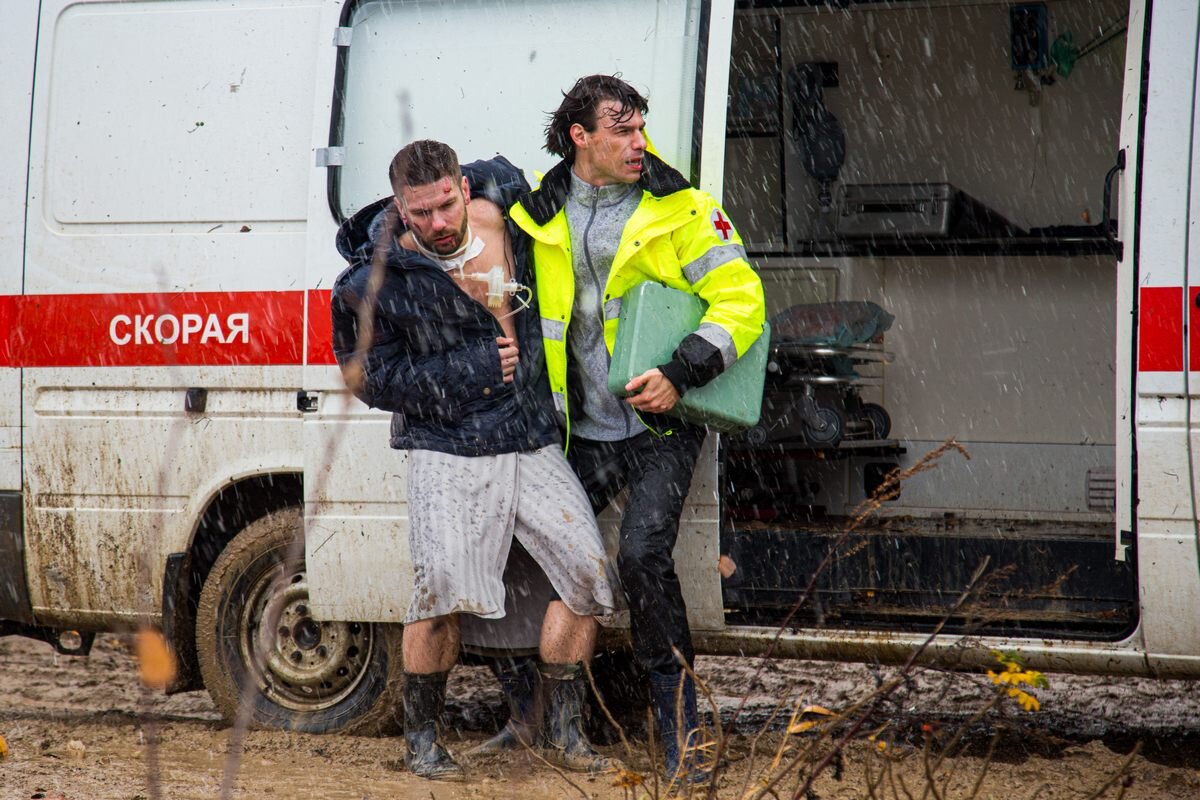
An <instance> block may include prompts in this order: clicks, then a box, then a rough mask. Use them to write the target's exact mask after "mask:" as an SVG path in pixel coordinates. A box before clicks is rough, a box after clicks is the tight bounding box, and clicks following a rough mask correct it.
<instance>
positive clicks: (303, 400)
mask: <svg viewBox="0 0 1200 800" xmlns="http://www.w3.org/2000/svg"><path fill="white" fill-rule="evenodd" d="M320 398H321V395H320V394H319V393H317V392H306V391H304V390H303V389H301V390H300V391H298V392H296V410H297V411H299V412H300V413H301V414H311V413H313V412H314V411H316V410H317V406H318V405H319V401H320Z"/></svg>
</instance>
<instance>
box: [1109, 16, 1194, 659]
mask: <svg viewBox="0 0 1200 800" xmlns="http://www.w3.org/2000/svg"><path fill="white" fill-rule="evenodd" d="M1140 5H1141V4H1137V3H1135V9H1136V10H1137V11H1138V12H1140V11H1141V8H1140ZM1148 16H1149V23H1148V24H1146V22H1145V19H1144V18H1140V14H1139V18H1138V19H1137V20H1136V22H1137V24H1136V26H1135V17H1134V15H1132V14H1131V17H1130V53H1134V52H1135V51H1134V49H1133V48H1134V41H1133V39H1134V33H1135V30H1136V31H1137V32H1138V33H1139V34H1142V35H1144V36H1145V37H1146V39H1147V41H1146V45H1147V46H1146V49H1145V51H1144V52H1145V53H1146V56H1145V58H1144V59H1142V60H1141V64H1140V65H1139V63H1138V59H1136V58H1131V59H1130V61H1129V63H1130V64H1131V65H1133V66H1134V67H1136V66H1142V67H1143V68H1148V69H1149V74H1148V75H1145V76H1143V77H1142V80H1140V81H1136V80H1131V81H1128V83H1127V85H1128V86H1130V87H1131V89H1130V91H1136V90H1137V89H1138V87H1139V85H1140V86H1145V87H1146V88H1145V89H1143V90H1142V91H1144V92H1145V94H1144V96H1143V97H1142V100H1141V104H1140V105H1130V102H1131V100H1130V97H1129V95H1128V94H1127V102H1126V109H1127V111H1126V113H1125V114H1123V124H1124V125H1125V127H1126V130H1123V131H1122V143H1123V146H1124V147H1125V148H1126V170H1125V180H1124V184H1123V186H1122V197H1121V218H1120V219H1121V234H1120V235H1121V239H1122V240H1123V242H1124V247H1125V260H1124V261H1122V268H1123V270H1124V269H1128V270H1129V271H1126V272H1124V273H1123V275H1122V282H1121V285H1122V292H1123V293H1124V292H1125V291H1136V297H1134V298H1130V299H1132V300H1133V301H1134V302H1136V309H1137V311H1136V316H1135V317H1133V318H1136V320H1137V332H1136V336H1137V338H1136V342H1137V352H1136V354H1135V358H1136V370H1137V371H1136V374H1134V378H1135V381H1136V383H1135V386H1136V389H1135V390H1134V391H1133V392H1132V396H1133V401H1134V406H1133V411H1134V416H1133V419H1135V420H1136V438H1135V439H1134V446H1133V453H1134V458H1135V459H1136V476H1135V479H1134V480H1133V481H1132V482H1130V484H1129V487H1128V489H1127V488H1126V486H1125V485H1124V484H1121V483H1119V492H1120V493H1119V495H1118V509H1122V510H1123V511H1124V513H1126V514H1127V516H1126V517H1125V518H1123V519H1121V520H1120V525H1119V526H1118V535H1120V532H1121V531H1134V532H1136V534H1135V535H1136V543H1137V551H1136V554H1137V566H1138V575H1139V580H1138V583H1139V586H1140V605H1141V615H1142V618H1141V623H1142V624H1141V628H1142V635H1143V637H1144V641H1145V647H1146V650H1147V652H1148V653H1150V654H1151V656H1150V658H1151V661H1152V668H1154V669H1156V670H1159V671H1160V672H1161V673H1162V674H1164V675H1165V674H1170V673H1171V672H1172V664H1177V663H1178V662H1179V661H1180V660H1187V661H1194V658H1195V654H1196V653H1200V620H1198V619H1197V617H1196V614H1195V613H1194V610H1195V608H1196V606H1197V604H1198V603H1200V559H1198V543H1197V525H1196V521H1197V486H1196V479H1197V475H1196V466H1197V463H1196V458H1197V448H1198V447H1200V441H1198V437H1197V427H1198V426H1200V405H1198V404H1197V402H1196V401H1197V396H1198V395H1200V338H1197V334H1196V332H1195V330H1196V326H1197V324H1200V309H1198V308H1197V305H1196V304H1197V300H1198V299H1200V238H1198V237H1197V236H1195V235H1194V233H1195V230H1196V226H1197V224H1198V223H1200V172H1198V171H1197V170H1196V166H1197V165H1198V164H1200V149H1198V148H1200V144H1198V142H1197V138H1196V130H1197V125H1198V124H1200V116H1198V115H1197V88H1198V84H1197V77H1196V76H1197V68H1198V66H1200V65H1198V63H1197V59H1196V50H1197V37H1198V35H1200V27H1198V22H1200V20H1198V17H1200V11H1198V10H1197V8H1196V7H1195V6H1194V5H1191V4H1184V3H1154V4H1152V5H1151V7H1150V9H1149V12H1148ZM1143 31H1144V33H1143ZM1135 108H1136V109H1141V108H1144V109H1145V115H1144V117H1142V115H1141V114H1140V113H1139V114H1134V113H1133V112H1132V109H1135ZM1139 123H1140V124H1141V125H1142V130H1141V139H1140V142H1139V141H1138V140H1137V138H1136V137H1135V136H1134V134H1135V133H1136V132H1137V131H1136V130H1135V129H1136V126H1137V125H1138V124H1139ZM1189 164H1190V166H1189ZM1131 258H1132V263H1131V262H1130V259H1131ZM1121 301H1122V302H1123V303H1124V302H1127V298H1125V297H1124V296H1122V298H1121ZM1123 310H1127V308H1126V309H1123ZM1121 316H1122V319H1124V318H1126V316H1128V315H1126V314H1122V315H1121ZM1125 341H1128V339H1126V340H1125ZM1118 374H1131V373H1125V372H1118ZM1122 388H1124V387H1122ZM1120 401H1121V402H1122V404H1123V405H1125V406H1126V407H1127V403H1125V398H1124V397H1121V398H1120ZM1121 418H1122V419H1125V418H1128V417H1121ZM1118 463H1121V462H1118ZM1132 492H1136V494H1133V496H1132V497H1131V493H1132ZM1135 504H1136V505H1135ZM1132 508H1136V518H1134V517H1133V512H1132V511H1131V509H1132ZM1127 543H1128V542H1127V541H1120V542H1118V557H1120V556H1121V555H1122V554H1123V552H1122V551H1125V550H1126V548H1125V547H1124V545H1125V544H1127ZM1126 552H1127V551H1126Z"/></svg>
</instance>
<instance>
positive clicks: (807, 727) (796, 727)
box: [787, 706, 837, 733]
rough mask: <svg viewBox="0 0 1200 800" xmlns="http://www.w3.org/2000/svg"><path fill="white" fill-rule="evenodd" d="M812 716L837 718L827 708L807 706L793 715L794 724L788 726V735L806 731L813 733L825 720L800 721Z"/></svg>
mask: <svg viewBox="0 0 1200 800" xmlns="http://www.w3.org/2000/svg"><path fill="white" fill-rule="evenodd" d="M811 715H816V716H820V717H836V716H837V714H835V713H834V712H832V711H830V710H829V709H828V708H825V707H824V706H805V707H804V708H802V709H800V710H799V711H797V712H796V713H795V714H793V715H792V722H791V724H790V725H788V731H787V732H788V733H804V732H805V731H811V730H812V729H813V728H815V727H817V726H818V725H820V724H821V722H822V721H823V720H818V719H808V720H803V721H798V720H799V718H800V717H804V716H811Z"/></svg>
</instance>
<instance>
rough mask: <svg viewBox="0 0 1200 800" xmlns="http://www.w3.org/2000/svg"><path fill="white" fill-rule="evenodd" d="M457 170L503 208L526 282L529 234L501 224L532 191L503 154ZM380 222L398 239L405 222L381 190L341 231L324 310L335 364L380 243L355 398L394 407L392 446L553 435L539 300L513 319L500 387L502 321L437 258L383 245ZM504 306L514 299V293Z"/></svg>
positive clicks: (488, 446)
mask: <svg viewBox="0 0 1200 800" xmlns="http://www.w3.org/2000/svg"><path fill="white" fill-rule="evenodd" d="M462 171H463V175H464V176H466V178H467V183H468V185H469V186H470V188H471V196H472V197H483V198H485V199H488V200H491V201H492V202H493V203H495V204H496V205H497V206H499V207H500V209H501V211H502V212H504V213H505V216H506V221H505V226H506V228H507V230H508V235H509V237H510V241H511V242H512V246H513V255H514V257H515V261H516V276H515V277H516V279H517V280H518V281H519V282H521V283H523V284H525V285H526V286H530V287H531V288H533V270H532V269H531V268H530V267H531V264H530V243H529V238H528V236H527V235H526V234H525V233H523V232H521V231H520V230H519V229H518V228H517V227H516V226H515V225H514V224H513V223H512V222H511V221H508V220H507V210H508V208H509V207H510V206H511V205H512V204H513V203H514V202H515V201H516V199H517V198H518V197H520V196H521V195H522V194H523V193H525V192H527V191H529V185H528V183H526V181H525V178H524V176H523V175H522V174H521V172H520V170H518V169H517V168H516V167H514V166H513V165H512V164H510V163H509V162H508V160H506V159H505V158H503V157H500V156H497V157H496V158H493V159H491V160H488V161H476V162H473V163H471V164H464V165H463V167H462ZM389 219H390V220H391V222H392V224H393V226H394V232H395V236H397V237H398V236H399V235H400V233H402V232H403V231H404V227H403V224H402V223H401V222H400V220H399V215H398V214H397V213H396V210H395V206H394V204H393V203H392V198H390V197H387V198H384V199H382V200H378V201H376V202H374V203H372V204H371V205H369V206H367V207H366V208H364V209H362V210H361V211H359V212H358V213H357V214H355V215H354V216H353V217H352V218H350V219H349V220H347V221H346V222H345V223H343V225H342V227H341V229H340V230H339V231H338V235H337V248H338V252H340V253H341V254H342V256H343V257H344V258H345V259H346V260H347V261H348V262H349V263H350V266H349V267H348V268H347V269H346V270H345V271H344V272H342V274H341V275H339V276H338V278H337V280H336V281H335V282H334V285H333V297H332V313H333V352H334V355H335V356H336V357H337V361H338V364H339V365H341V366H342V367H343V368H344V367H345V366H346V365H347V364H348V363H349V362H350V360H351V358H352V357H353V355H354V350H355V343H356V342H357V341H358V324H359V319H358V318H359V309H360V307H361V306H362V304H363V301H364V298H366V297H367V282H368V280H369V278H370V276H371V269H372V264H373V262H374V259H375V254H376V249H377V248H378V247H384V246H386V247H387V248H388V249H387V251H386V254H385V255H384V257H383V258H382V259H381V269H382V270H383V273H382V282H381V284H380V288H379V292H378V294H377V296H376V300H375V304H374V308H375V319H374V324H373V327H374V337H373V341H372V344H371V346H370V348H369V349H368V351H367V353H366V359H365V364H364V368H365V380H364V381H363V385H362V386H361V387H358V389H357V390H356V391H355V395H356V396H357V397H358V399H360V400H362V401H363V402H364V403H366V404H367V405H369V406H371V407H373V408H380V409H383V410H385V411H391V412H393V413H392V436H391V445H392V447H395V448H397V449H401V450H437V451H439V452H443V453H452V454H454V455H463V456H482V455H494V454H497V453H512V452H518V451H526V450H535V449H537V448H540V447H545V446H547V445H549V444H555V443H560V442H561V437H560V436H559V433H558V428H557V425H556V423H555V420H554V416H553V404H552V403H551V400H550V386H549V382H548V381H547V378H546V366H545V358H544V356H543V351H542V334H541V328H540V323H539V321H538V314H537V307H536V305H534V306H532V307H531V308H528V309H525V310H522V311H518V312H517V313H516V315H515V316H514V320H515V322H516V325H515V327H516V330H517V344H518V346H519V347H520V351H521V358H520V364H519V365H518V367H517V371H516V373H515V375H514V377H513V382H512V383H507V384H506V383H504V381H503V377H502V374H501V371H500V354H499V347H498V346H497V344H496V337H498V336H503V335H504V331H503V329H502V328H501V327H500V323H499V322H498V321H497V320H496V318H495V317H493V316H492V314H491V313H490V312H489V311H488V310H487V309H486V308H484V307H483V306H482V305H480V304H479V303H478V302H476V301H475V300H473V299H472V298H471V297H470V296H468V295H467V294H466V293H465V292H464V291H462V290H461V289H460V288H459V287H458V285H457V284H455V282H454V279H453V278H451V277H450V276H449V275H448V274H446V272H445V271H444V270H443V269H442V268H441V267H440V266H438V265H437V264H435V263H433V262H432V261H430V260H429V259H427V258H425V257H424V256H422V255H420V254H419V253H416V252H414V251H412V250H406V249H404V248H403V247H400V246H399V245H398V244H396V242H395V239H394V238H393V240H392V241H390V242H383V241H381V240H380V239H381V237H383V236H384V235H385V229H386V228H387V225H386V224H385V221H386V220H389ZM534 296H535V297H536V292H535V293H534ZM519 297H521V298H523V297H524V294H523V293H522V294H521V295H519ZM512 306H513V308H514V309H515V308H518V307H520V303H519V302H518V301H517V298H516V297H514V298H513V301H512Z"/></svg>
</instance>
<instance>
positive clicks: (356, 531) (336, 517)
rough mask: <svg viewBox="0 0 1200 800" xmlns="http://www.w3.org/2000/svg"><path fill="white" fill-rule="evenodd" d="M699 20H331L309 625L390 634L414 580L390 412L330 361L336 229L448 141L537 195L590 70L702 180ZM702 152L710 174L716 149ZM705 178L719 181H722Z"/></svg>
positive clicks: (708, 611)
mask: <svg viewBox="0 0 1200 800" xmlns="http://www.w3.org/2000/svg"><path fill="white" fill-rule="evenodd" d="M712 5H714V6H716V5H721V6H726V5H727V6H729V7H730V8H729V9H728V10H727V11H726V13H725V22H724V23H723V24H724V25H725V26H726V27H727V26H728V18H729V17H730V16H731V7H732V3H731V2H728V3H721V4H712ZM708 6H709V4H708V3H702V2H700V0H657V2H653V3H650V2H646V1H645V0H587V2H576V3H569V4H567V3H561V2H555V1H554V0H503V2H496V3H494V4H493V3H475V4H470V5H469V6H468V5H460V4H448V3H440V2H434V1H433V0H411V1H410V2H394V0H389V1H388V2H383V1H382V0H362V1H361V2H349V3H347V4H346V5H345V6H344V7H343V9H342V10H341V16H340V19H336V20H334V19H332V17H331V19H330V27H329V38H330V40H331V41H335V42H336V43H337V47H336V52H337V55H336V58H337V65H336V69H335V61H334V55H333V53H331V54H330V55H329V57H328V58H327V59H325V60H324V61H323V65H322V67H321V75H325V76H330V78H329V80H328V81H327V82H326V84H325V86H326V91H327V94H326V95H325V96H323V97H322V96H318V97H317V100H316V102H317V104H318V112H319V113H318V116H321V113H320V112H321V110H324V111H325V114H324V118H325V119H331V120H332V123H331V124H329V125H328V126H327V127H326V128H324V129H323V130H315V131H314V146H315V148H316V150H317V153H316V160H315V164H316V166H314V171H313V180H312V184H311V189H310V229H309V230H310V234H309V258H308V278H307V288H308V290H309V294H308V300H309V304H308V309H309V345H308V366H307V367H306V374H305V389H306V391H307V392H308V394H307V395H306V396H305V398H304V401H305V402H306V403H307V404H308V408H309V409H310V410H309V411H308V413H306V414H305V509H306V525H307V559H308V569H309V584H310V590H311V593H312V603H313V607H314V610H315V612H316V613H317V614H318V615H320V616H323V617H327V618H340V619H356V620H368V621H376V620H377V621H400V620H401V619H402V618H403V614H404V611H405V609H406V607H407V604H408V595H409V592H410V590H411V580H412V579H411V563H410V559H409V552H408V543H407V536H406V532H407V523H408V519H407V509H406V503H405V500H406V497H407V488H406V481H407V473H408V470H407V464H406V457H405V455H404V453H402V452H399V451H394V450H390V449H389V448H388V443H387V440H388V415H387V414H385V413H382V412H379V411H373V410H369V409H367V408H366V407H364V406H363V405H362V404H361V403H359V402H358V401H357V400H355V399H354V398H352V397H350V396H349V394H348V393H347V392H346V391H345V389H344V388H343V384H342V381H341V377H340V375H339V373H338V370H337V367H336V366H334V365H333V364H332V357H331V355H330V354H329V352H328V347H329V333H328V326H329V322H328V291H329V287H330V285H331V283H332V281H333V279H334V278H335V276H336V275H337V273H338V271H339V270H340V269H341V268H342V267H343V266H344V264H342V263H341V259H340V258H339V257H338V256H337V254H336V252H335V251H334V248H333V238H334V233H335V227H336V226H335V224H334V220H335V219H341V218H345V217H347V216H349V215H351V214H353V213H354V212H355V211H357V210H358V209H359V208H362V207H363V206H365V205H367V204H368V203H370V202H372V201H374V200H376V199H378V198H380V197H384V196H388V195H390V194H391V189H390V187H389V186H388V181H387V168H388V164H389V163H390V161H391V158H392V156H393V155H394V154H395V152H396V150H397V149H399V147H401V146H402V145H403V144H405V143H406V142H409V141H412V140H414V139H418V138H433V139H439V140H441V141H444V142H447V143H448V144H450V145H451V146H453V147H454V148H455V149H456V150H457V152H458V154H459V157H460V159H461V160H462V161H463V162H469V161H473V160H476V159H481V158H490V157H492V156H493V155H495V154H497V153H500V154H503V155H505V156H506V157H507V158H508V159H509V160H510V161H512V162H513V163H514V164H516V165H518V166H519V167H521V168H522V169H524V170H525V171H526V174H527V176H528V177H529V178H530V180H531V181H533V180H534V174H535V171H536V172H544V171H545V170H547V169H548V168H549V167H550V166H552V165H553V163H554V162H553V159H552V158H551V157H550V156H548V155H547V154H546V153H544V152H543V151H542V150H541V143H542V128H543V126H544V124H545V112H546V110H547V109H552V108H554V107H555V106H556V105H557V104H558V102H559V100H560V99H561V94H560V92H562V91H563V90H565V89H567V88H569V87H570V86H571V84H572V83H573V82H574V81H575V79H576V78H578V77H580V76H583V75H588V74H592V73H598V72H603V73H609V74H612V73H615V72H620V73H621V74H622V75H623V76H624V77H625V79H627V80H629V81H630V82H632V83H633V84H634V85H636V86H638V87H639V88H640V89H642V90H643V91H645V92H647V93H648V96H649V98H650V102H651V113H650V114H649V115H648V125H649V129H650V131H651V135H652V137H653V140H654V143H655V146H656V147H657V149H658V151H659V152H660V154H661V155H662V156H663V157H664V158H665V159H667V160H668V161H669V162H671V163H672V164H674V165H676V166H677V167H679V168H680V169H681V170H682V171H683V172H684V174H688V173H689V172H692V171H694V168H693V163H694V159H695V157H696V151H695V146H694V142H693V136H694V130H693V129H694V114H695V108H696V106H697V105H698V102H697V97H698V96H700V97H706V96H707V100H706V103H705V106H706V107H719V108H720V109H721V114H722V116H723V111H724V103H725V89H724V81H725V75H724V71H725V70H727V64H728V61H727V51H728V32H727V30H726V34H725V54H723V55H720V56H719V58H720V62H719V63H720V64H721V65H722V70H718V72H720V73H721V74H719V75H717V76H715V77H716V78H718V79H719V81H713V82H711V83H710V84H709V87H708V88H709V90H710V91H707V92H706V91H704V88H703V86H701V89H700V90H699V91H698V90H697V82H698V81H697V78H698V75H700V74H702V72H703V71H702V70H698V68H697V63H698V59H699V58H700V57H701V54H702V53H704V52H705V50H704V46H703V43H702V42H703V40H704V38H705V33H706V31H707V29H708V26H707V21H708V19H709V18H710V15H711V14H713V12H712V9H711V8H709V7H708ZM601 42H603V44H600V43H601ZM333 49H334V48H331V50H333ZM712 77H713V76H710V80H711V78H712ZM318 83H319V84H320V83H321V80H318ZM320 92H321V90H320V89H318V95H320ZM713 92H717V93H718V94H717V95H716V96H715V99H714V98H713V96H711V95H712V93H713ZM722 127H723V125H722ZM706 144H708V143H707V142H706ZM712 146H713V147H714V148H715V149H714V150H713V151H712V153H713V157H715V158H718V159H719V154H720V152H721V148H722V147H723V142H722V141H721V137H719V136H718V137H714V141H713V142H712ZM705 152H708V148H705ZM322 165H329V167H328V169H326V168H324V167H323V166H322ZM710 174H713V175H716V176H718V179H719V175H720V170H719V168H714V169H713V170H712V171H711V173H710ZM710 446H711V445H710ZM701 463H702V464H704V465H705V466H704V467H703V468H701V469H700V470H698V471H697V477H696V480H695V481H694V483H693V502H692V505H691V510H690V511H689V512H688V513H687V514H686V515H685V519H684V525H683V530H682V531H681V535H680V542H681V544H680V549H679V550H678V551H677V559H678V560H679V561H680V567H681V568H680V572H681V575H682V578H683V580H684V585H685V594H686V595H687V601H688V607H689V611H691V613H692V618H693V624H695V625H697V627H706V628H719V627H720V626H721V625H722V624H723V622H722V615H721V605H720V587H719V577H718V574H717V572H716V570H715V568H714V565H715V564H716V558H717V552H716V551H717V536H718V531H717V506H716V496H715V491H714V487H715V483H716V480H715V479H716V474H715V473H716V461H715V458H713V457H712V455H711V451H710V452H709V454H708V455H707V456H702V461H701Z"/></svg>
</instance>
